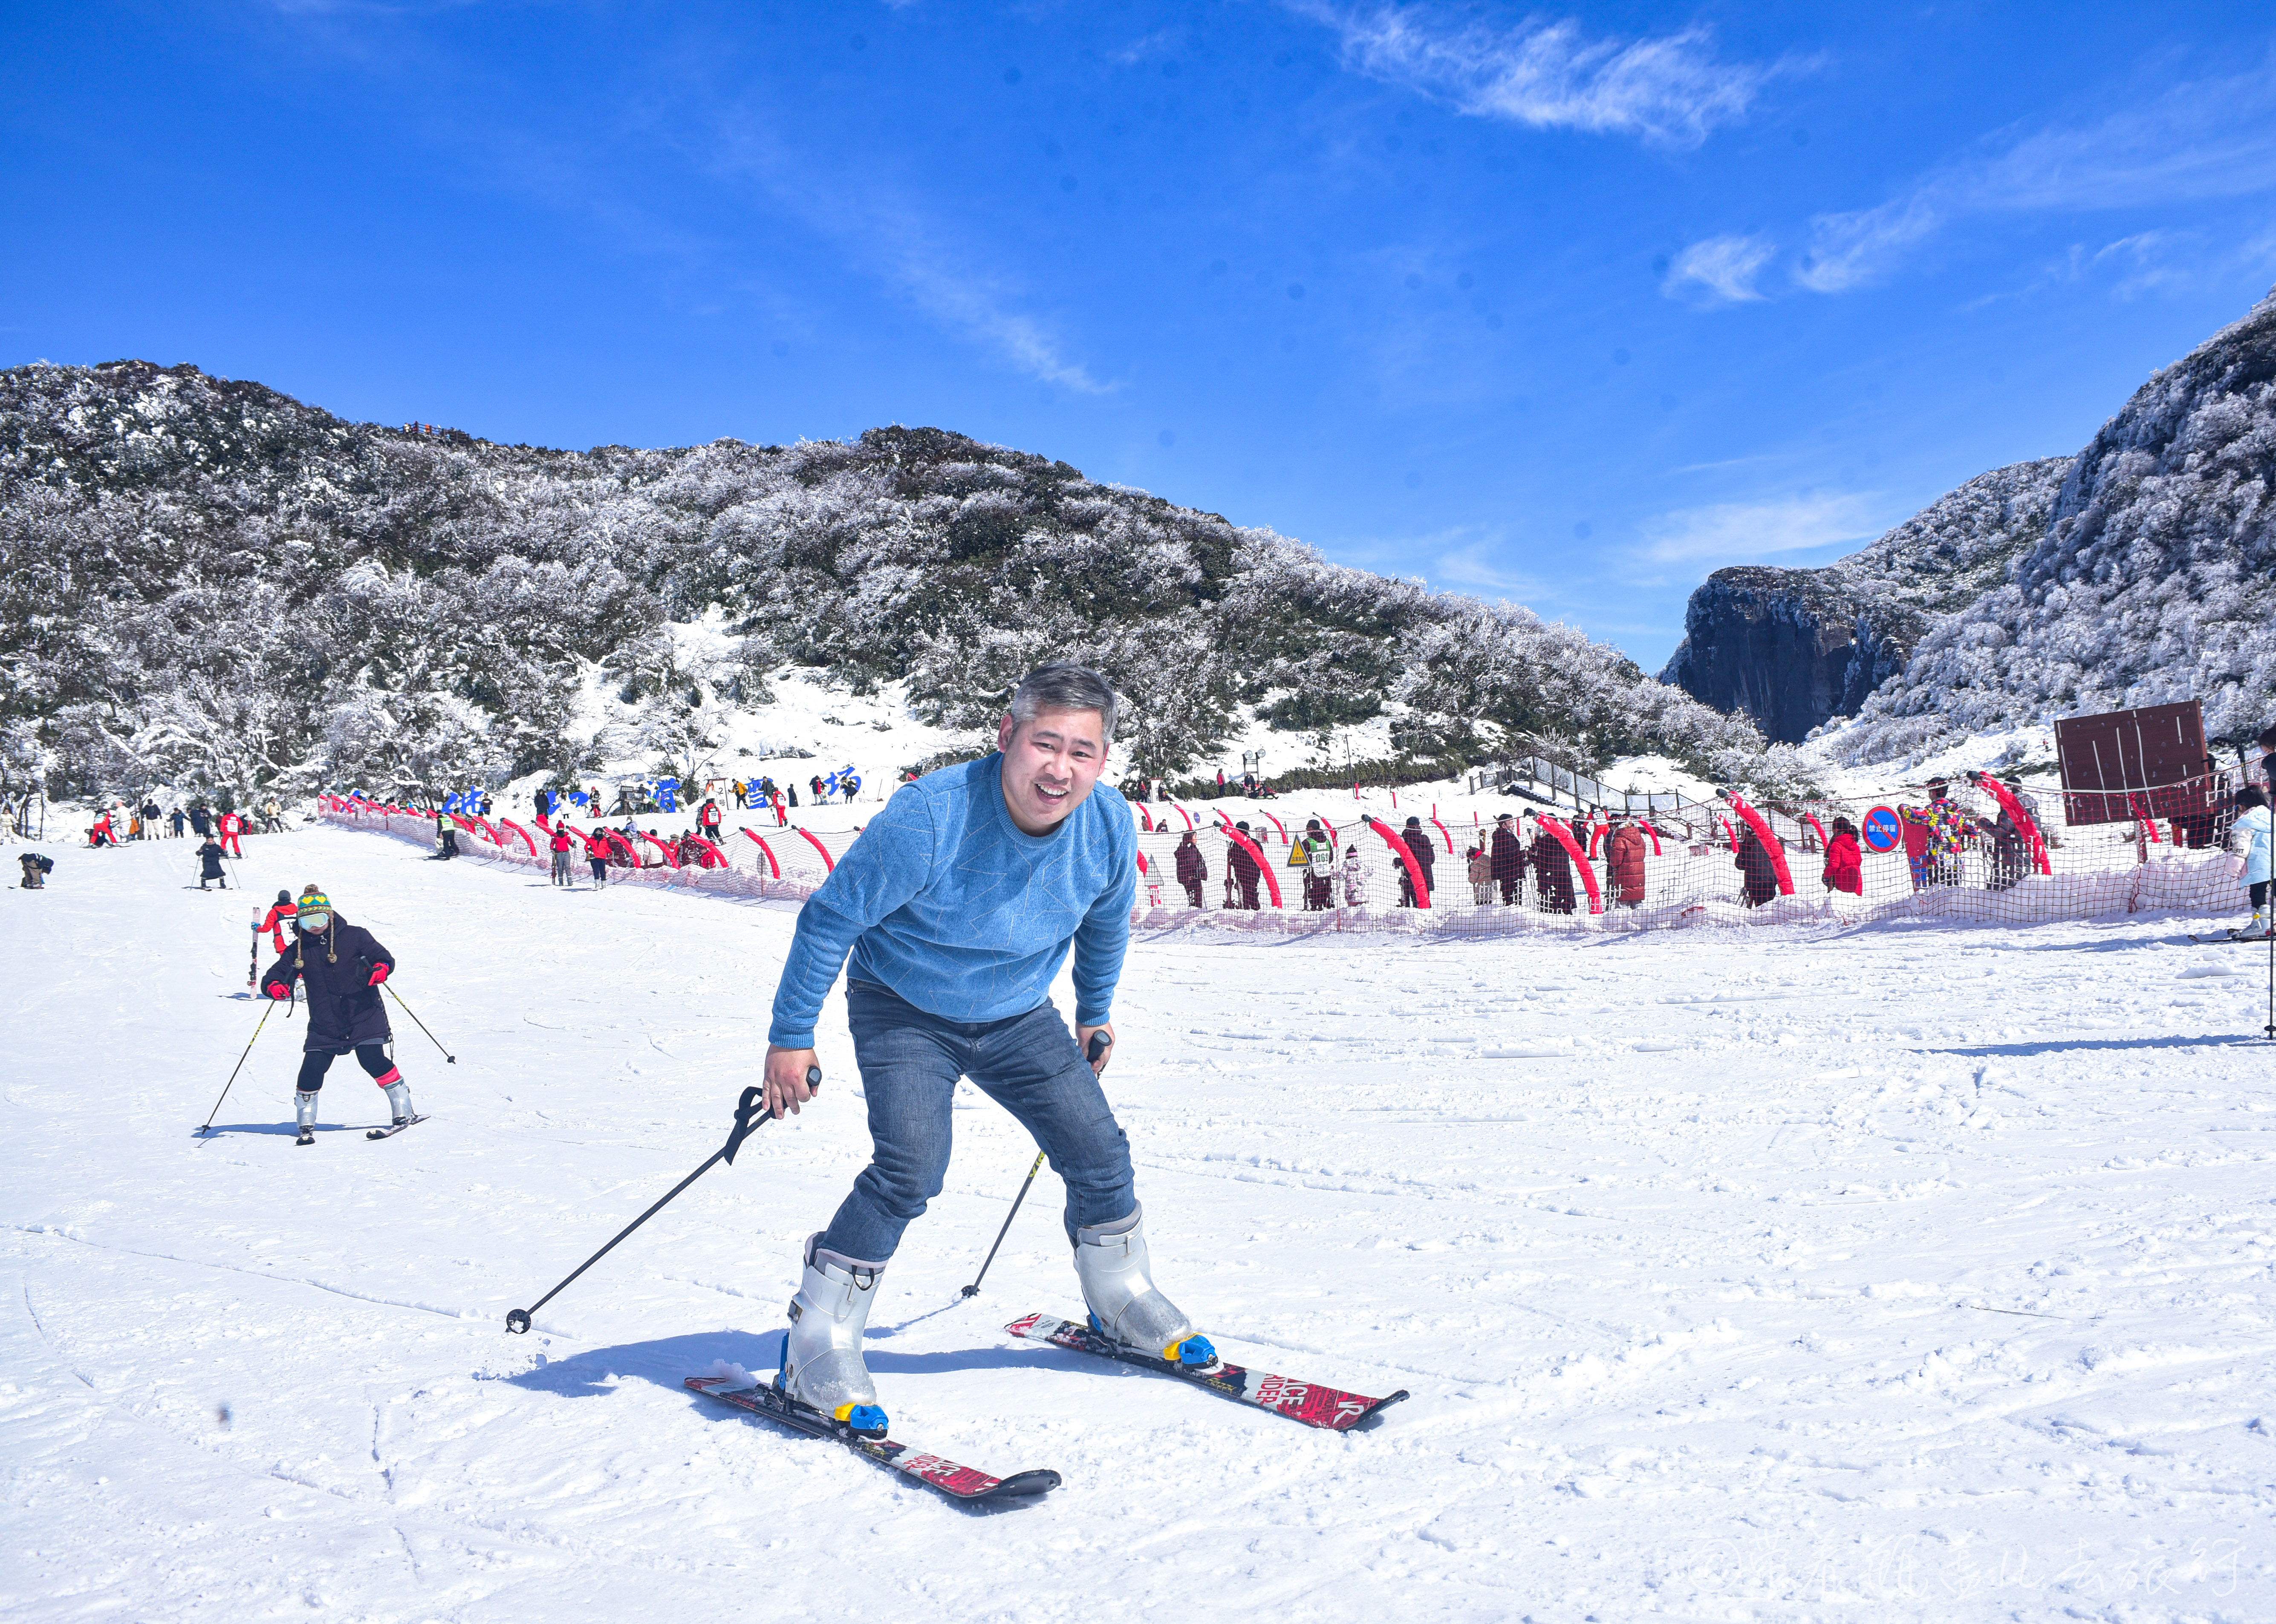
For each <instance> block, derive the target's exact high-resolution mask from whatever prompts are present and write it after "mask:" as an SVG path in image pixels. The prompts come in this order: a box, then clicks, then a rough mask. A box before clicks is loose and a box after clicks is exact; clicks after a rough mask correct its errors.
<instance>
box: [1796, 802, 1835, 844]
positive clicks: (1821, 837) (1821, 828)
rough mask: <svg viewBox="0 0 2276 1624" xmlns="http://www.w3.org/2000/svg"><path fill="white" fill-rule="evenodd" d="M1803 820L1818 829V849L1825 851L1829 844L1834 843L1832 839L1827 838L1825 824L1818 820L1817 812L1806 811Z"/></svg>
mask: <svg viewBox="0 0 2276 1624" xmlns="http://www.w3.org/2000/svg"><path fill="white" fill-rule="evenodd" d="M1802 822H1803V823H1807V824H1809V826H1810V827H1811V828H1812V829H1815V830H1816V831H1817V849H1818V850H1819V851H1821V852H1822V851H1825V849H1826V848H1827V847H1828V846H1832V844H1833V843H1832V841H1831V840H1828V839H1826V838H1825V824H1823V823H1819V822H1818V821H1817V814H1816V813H1815V812H1805V813H1803V814H1802Z"/></svg>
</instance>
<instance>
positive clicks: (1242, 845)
mask: <svg viewBox="0 0 2276 1624" xmlns="http://www.w3.org/2000/svg"><path fill="white" fill-rule="evenodd" d="M1233 828H1234V829H1235V830H1236V831H1239V832H1240V833H1241V834H1244V835H1245V834H1247V833H1248V823H1245V822H1244V823H1235V824H1234V825H1233ZM1263 877H1264V870H1263V867H1262V866H1260V865H1259V864H1258V862H1257V861H1256V858H1254V857H1252V856H1251V855H1249V852H1248V843H1247V842H1246V841H1241V840H1235V839H1230V838H1228V839H1226V841H1225V879H1226V880H1227V882H1229V883H1230V884H1238V885H1239V886H1240V900H1239V901H1238V902H1233V899H1231V898H1230V897H1228V898H1227V899H1226V901H1227V903H1228V904H1229V905H1230V906H1232V907H1241V908H1248V909H1250V910H1252V911H1253V910H1256V909H1259V908H1262V907H1263V906H1264V905H1263V903H1262V902H1260V901H1258V900H1257V898H1256V883H1257V882H1258V881H1259V880H1261V879H1263Z"/></svg>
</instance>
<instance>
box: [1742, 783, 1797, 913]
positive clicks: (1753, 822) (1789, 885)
mask: <svg viewBox="0 0 2276 1624" xmlns="http://www.w3.org/2000/svg"><path fill="white" fill-rule="evenodd" d="M1726 794H1727V795H1728V796H1729V798H1730V801H1731V810H1732V811H1734V812H1736V813H1737V814H1738V815H1739V816H1741V817H1742V818H1744V819H1746V821H1747V827H1748V828H1749V829H1751V830H1753V831H1755V839H1757V840H1760V841H1761V842H1762V843H1763V850H1764V851H1766V852H1768V853H1769V854H1771V873H1772V874H1775V875H1777V876H1778V883H1779V894H1781V895H1783V896H1788V897H1791V896H1792V895H1794V876H1793V875H1792V874H1790V873H1788V872H1787V866H1786V846H1785V843H1784V842H1782V841H1781V840H1779V838H1778V836H1776V835H1775V834H1773V833H1771V826H1770V821H1769V820H1768V819H1767V818H1765V817H1764V816H1763V815H1762V814H1761V813H1759V812H1757V811H1756V810H1755V809H1754V808H1752V807H1750V806H1749V805H1748V804H1747V803H1746V802H1745V801H1742V800H1741V799H1740V798H1739V793H1738V792H1737V791H1736V790H1730V791H1726ZM1732 839H1733V841H1734V844H1735V843H1736V840H1737V837H1736V836H1735V835H1734V836H1733V837H1732Z"/></svg>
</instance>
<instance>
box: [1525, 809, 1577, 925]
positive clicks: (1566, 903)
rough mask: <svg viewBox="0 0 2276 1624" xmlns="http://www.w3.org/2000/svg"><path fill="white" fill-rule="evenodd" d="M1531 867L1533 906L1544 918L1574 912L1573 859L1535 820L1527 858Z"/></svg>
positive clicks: (1545, 825) (1543, 826) (1543, 825)
mask: <svg viewBox="0 0 2276 1624" xmlns="http://www.w3.org/2000/svg"><path fill="white" fill-rule="evenodd" d="M1529 857H1530V859H1531V861H1532V863H1533V895H1534V906H1535V907H1537V908H1539V909H1540V910H1541V911H1542V912H1543V913H1544V914H1569V913H1571V912H1572V911H1573V858H1572V854H1570V853H1569V852H1567V850H1566V849H1565V842H1563V841H1562V840H1559V839H1558V838H1557V837H1556V836H1555V835H1553V834H1551V833H1550V831H1549V826H1548V825H1547V824H1545V823H1541V822H1540V821H1539V820H1537V819H1536V821H1535V823H1534V835H1533V849H1532V851H1531V852H1530V854H1529Z"/></svg>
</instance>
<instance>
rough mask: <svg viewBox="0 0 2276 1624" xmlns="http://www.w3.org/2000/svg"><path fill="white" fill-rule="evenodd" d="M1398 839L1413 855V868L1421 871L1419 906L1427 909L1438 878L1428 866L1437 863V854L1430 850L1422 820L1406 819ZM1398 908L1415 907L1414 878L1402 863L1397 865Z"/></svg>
mask: <svg viewBox="0 0 2276 1624" xmlns="http://www.w3.org/2000/svg"><path fill="white" fill-rule="evenodd" d="M1399 838H1400V839H1402V840H1404V841H1405V842H1406V843H1407V850H1408V851H1410V852H1412V853H1414V854H1415V868H1416V869H1420V870H1421V871H1422V875H1423V898H1422V902H1421V906H1422V907H1429V906H1430V893H1431V892H1434V891H1436V890H1438V877H1437V876H1436V875H1434V874H1432V873H1431V871H1430V865H1431V864H1432V863H1433V862H1435V861H1438V853H1437V852H1436V851H1435V850H1433V849H1432V847H1431V845H1430V834H1429V833H1428V832H1427V831H1425V830H1424V829H1423V820H1422V819H1421V818H1419V817H1410V818H1408V819H1407V827H1406V828H1405V829H1403V830H1401V831H1400V835H1399ZM1399 906H1400V907H1415V906H1417V904H1416V901H1415V876H1414V875H1412V874H1409V873H1408V872H1407V865H1406V864H1405V863H1403V862H1402V863H1400V865H1399Z"/></svg>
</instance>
